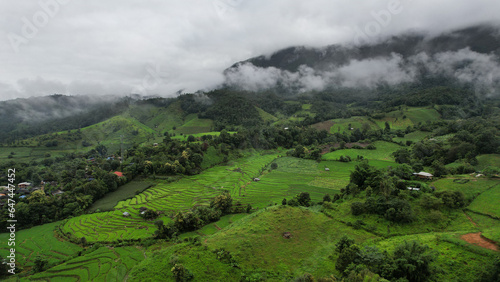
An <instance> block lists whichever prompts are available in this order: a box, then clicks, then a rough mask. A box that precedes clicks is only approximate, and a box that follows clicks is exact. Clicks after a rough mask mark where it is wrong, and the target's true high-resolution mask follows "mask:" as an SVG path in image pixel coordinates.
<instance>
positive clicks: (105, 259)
mask: <svg viewBox="0 0 500 282" xmlns="http://www.w3.org/2000/svg"><path fill="white" fill-rule="evenodd" d="M144 258H145V254H144V251H143V250H142V249H141V248H140V247H118V248H110V247H100V248H99V249H97V250H95V251H93V252H91V253H88V254H85V255H83V256H80V257H76V258H74V259H72V260H69V261H67V262H65V263H63V264H61V265H58V266H56V267H53V268H50V269H48V270H46V271H44V272H41V273H37V274H35V275H33V276H30V281H33V280H37V281H64V282H66V281H125V280H126V278H127V276H128V274H129V272H130V270H131V269H132V268H133V267H134V266H136V265H137V264H138V263H140V262H141V261H142V260H144ZM23 280H24V279H21V281H23Z"/></svg>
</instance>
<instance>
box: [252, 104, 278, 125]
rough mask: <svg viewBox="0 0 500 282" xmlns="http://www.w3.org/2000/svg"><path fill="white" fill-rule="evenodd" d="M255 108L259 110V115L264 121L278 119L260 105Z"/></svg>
mask: <svg viewBox="0 0 500 282" xmlns="http://www.w3.org/2000/svg"><path fill="white" fill-rule="evenodd" d="M255 109H256V110H257V112H259V116H260V118H261V119H262V120H263V121H264V122H273V121H277V120H278V118H277V117H275V116H273V115H271V114H270V113H268V112H266V111H264V110H263V109H261V108H259V107H255Z"/></svg>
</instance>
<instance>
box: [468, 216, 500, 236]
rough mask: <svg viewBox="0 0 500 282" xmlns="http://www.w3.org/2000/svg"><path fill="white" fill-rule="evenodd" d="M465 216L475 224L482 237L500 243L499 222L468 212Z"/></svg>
mask: <svg viewBox="0 0 500 282" xmlns="http://www.w3.org/2000/svg"><path fill="white" fill-rule="evenodd" d="M467 215H468V216H469V217H470V218H471V219H472V220H473V221H474V222H475V223H476V224H477V226H478V228H479V230H480V231H482V232H483V233H482V235H483V236H484V237H486V238H488V239H491V240H493V241H495V242H497V244H498V243H500V220H498V219H494V218H491V217H489V216H485V215H482V214H478V213H475V212H474V211H468V212H467Z"/></svg>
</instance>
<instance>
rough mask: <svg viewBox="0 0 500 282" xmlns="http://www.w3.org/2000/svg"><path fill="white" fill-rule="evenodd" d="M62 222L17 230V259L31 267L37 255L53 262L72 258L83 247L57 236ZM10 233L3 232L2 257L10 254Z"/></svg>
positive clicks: (0, 237) (0, 253) (0, 238)
mask: <svg viewBox="0 0 500 282" xmlns="http://www.w3.org/2000/svg"><path fill="white" fill-rule="evenodd" d="M60 223H61V222H54V223H47V224H44V225H40V226H36V227H33V228H30V229H27V230H21V231H17V232H16V246H15V248H16V261H17V262H19V264H20V265H22V266H24V267H31V266H32V265H33V260H34V258H35V257H36V256H37V255H41V256H43V257H45V258H47V260H48V261H49V263H51V264H55V263H59V262H61V261H64V260H67V259H70V258H71V257H73V256H75V255H76V254H77V253H78V252H79V251H81V250H82V248H81V247H80V246H78V245H75V244H73V243H69V242H66V241H63V240H62V239H58V238H56V237H55V234H54V229H55V228H56V227H57V225H59V224H60ZM8 238H9V233H1V234H0V241H1V242H3V243H2V245H1V248H0V257H3V258H5V257H7V255H8V254H9V252H8V249H9V248H10V247H9V246H7V242H8Z"/></svg>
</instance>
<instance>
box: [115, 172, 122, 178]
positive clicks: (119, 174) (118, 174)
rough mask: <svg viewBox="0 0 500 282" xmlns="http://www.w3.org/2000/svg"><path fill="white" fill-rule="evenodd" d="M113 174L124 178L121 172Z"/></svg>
mask: <svg viewBox="0 0 500 282" xmlns="http://www.w3.org/2000/svg"><path fill="white" fill-rule="evenodd" d="M113 173H114V174H116V175H117V176H118V177H123V173H121V172H119V171H115V172H113Z"/></svg>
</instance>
